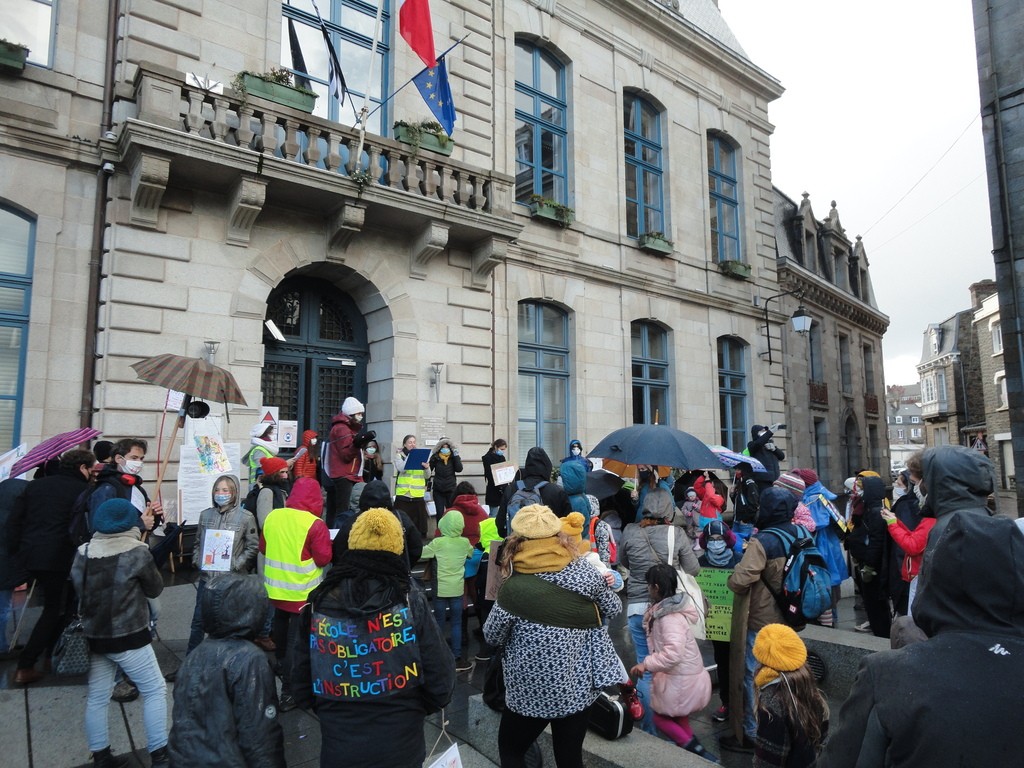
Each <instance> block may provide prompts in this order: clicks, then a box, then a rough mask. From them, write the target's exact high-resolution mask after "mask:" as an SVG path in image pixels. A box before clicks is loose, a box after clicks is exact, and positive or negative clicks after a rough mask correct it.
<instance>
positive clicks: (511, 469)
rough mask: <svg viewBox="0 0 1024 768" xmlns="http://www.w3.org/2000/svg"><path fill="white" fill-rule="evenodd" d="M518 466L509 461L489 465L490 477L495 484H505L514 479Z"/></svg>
mask: <svg viewBox="0 0 1024 768" xmlns="http://www.w3.org/2000/svg"><path fill="white" fill-rule="evenodd" d="M517 471H518V468H517V467H516V465H515V464H513V463H512V462H511V461H503V462H501V463H499V464H492V465H491V477H493V478H494V484H495V485H506V484H508V483H511V482H512V481H514V480H515V479H516V472H517Z"/></svg>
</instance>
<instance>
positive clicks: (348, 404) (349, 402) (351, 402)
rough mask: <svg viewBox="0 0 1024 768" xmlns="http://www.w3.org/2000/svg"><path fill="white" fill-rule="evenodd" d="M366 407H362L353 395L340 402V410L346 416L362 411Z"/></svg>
mask: <svg viewBox="0 0 1024 768" xmlns="http://www.w3.org/2000/svg"><path fill="white" fill-rule="evenodd" d="M365 411H366V409H365V408H363V404H362V403H360V402H359V401H358V400H356V399H355V398H354V397H346V398H345V402H344V403H342V404H341V412H342V413H343V414H345V415H346V416H353V415H355V414H357V413H363V412H365Z"/></svg>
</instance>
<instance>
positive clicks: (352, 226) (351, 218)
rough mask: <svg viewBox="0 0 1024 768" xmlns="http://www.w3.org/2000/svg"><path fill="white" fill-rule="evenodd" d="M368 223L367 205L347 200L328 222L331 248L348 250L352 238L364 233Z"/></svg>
mask: <svg viewBox="0 0 1024 768" xmlns="http://www.w3.org/2000/svg"><path fill="white" fill-rule="evenodd" d="M365 222H366V203H357V202H356V201H355V200H345V201H344V202H342V204H341V206H340V207H339V208H338V210H337V211H335V212H334V215H333V216H332V217H331V220H330V221H329V222H328V225H327V227H328V233H329V234H330V237H331V247H332V248H340V249H341V250H343V251H344V250H346V249H347V248H348V244H349V243H350V242H351V241H352V236H353V235H354V234H356V233H357V232H360V231H362V229H363V224H364V223H365Z"/></svg>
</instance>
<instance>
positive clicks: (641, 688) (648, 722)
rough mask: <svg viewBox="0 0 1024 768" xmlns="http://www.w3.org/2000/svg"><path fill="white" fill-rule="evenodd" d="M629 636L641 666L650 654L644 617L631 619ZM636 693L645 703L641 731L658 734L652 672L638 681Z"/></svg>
mask: <svg viewBox="0 0 1024 768" xmlns="http://www.w3.org/2000/svg"><path fill="white" fill-rule="evenodd" d="M629 634H630V635H632V637H633V647H634V648H636V663H637V664H640V663H642V662H643V660H644V659H646V658H647V654H648V653H650V650H649V649H648V647H647V633H646V632H644V617H643V615H641V614H638V615H636V616H630V617H629ZM636 691H637V693H638V694H639V695H640V701H642V702H643V703H644V716H643V719H642V720H641V721H640V730H642V731H644V733H650V734H657V732H658V731H657V728H655V727H654V710H653V709H652V708H651V673H650V672H645V673H644V676H643V677H641V678H640V679H639V680H637V681H636Z"/></svg>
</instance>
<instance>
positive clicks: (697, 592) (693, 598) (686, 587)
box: [648, 527, 708, 640]
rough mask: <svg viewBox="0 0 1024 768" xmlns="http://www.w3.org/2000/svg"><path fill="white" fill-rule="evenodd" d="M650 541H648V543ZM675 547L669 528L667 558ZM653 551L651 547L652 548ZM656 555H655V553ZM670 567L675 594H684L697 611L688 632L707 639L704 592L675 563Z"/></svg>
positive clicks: (674, 533) (671, 529)
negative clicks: (673, 569)
mask: <svg viewBox="0 0 1024 768" xmlns="http://www.w3.org/2000/svg"><path fill="white" fill-rule="evenodd" d="M649 542H650V540H648V543H649ZM675 546H676V532H675V529H674V528H672V527H669V529H668V553H669V557H671V556H672V553H673V552H674V551H675ZM652 549H653V547H652ZM655 554H657V553H655ZM672 567H673V568H675V571H676V580H677V582H678V585H677V587H676V591H677V594H680V593H684V592H685V593H686V596H687V597H689V598H690V602H692V603H693V607H694V608H696V609H697V620H696V621H693V622H690V631H691V632H692V633H693V636H694V637H695V638H696V639H697V640H707V639H708V629H707V616H708V601H707V599H705V597H704V591H703V590H702V589H701V588H700V584H698V583H697V580H696V579H695V578H694V577H693V576H691V575H690V574H688V573H687V572H686V571H684V570H683V569H682V568H680V567H679V566H678V565H676V564H675V563H673V564H672Z"/></svg>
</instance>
